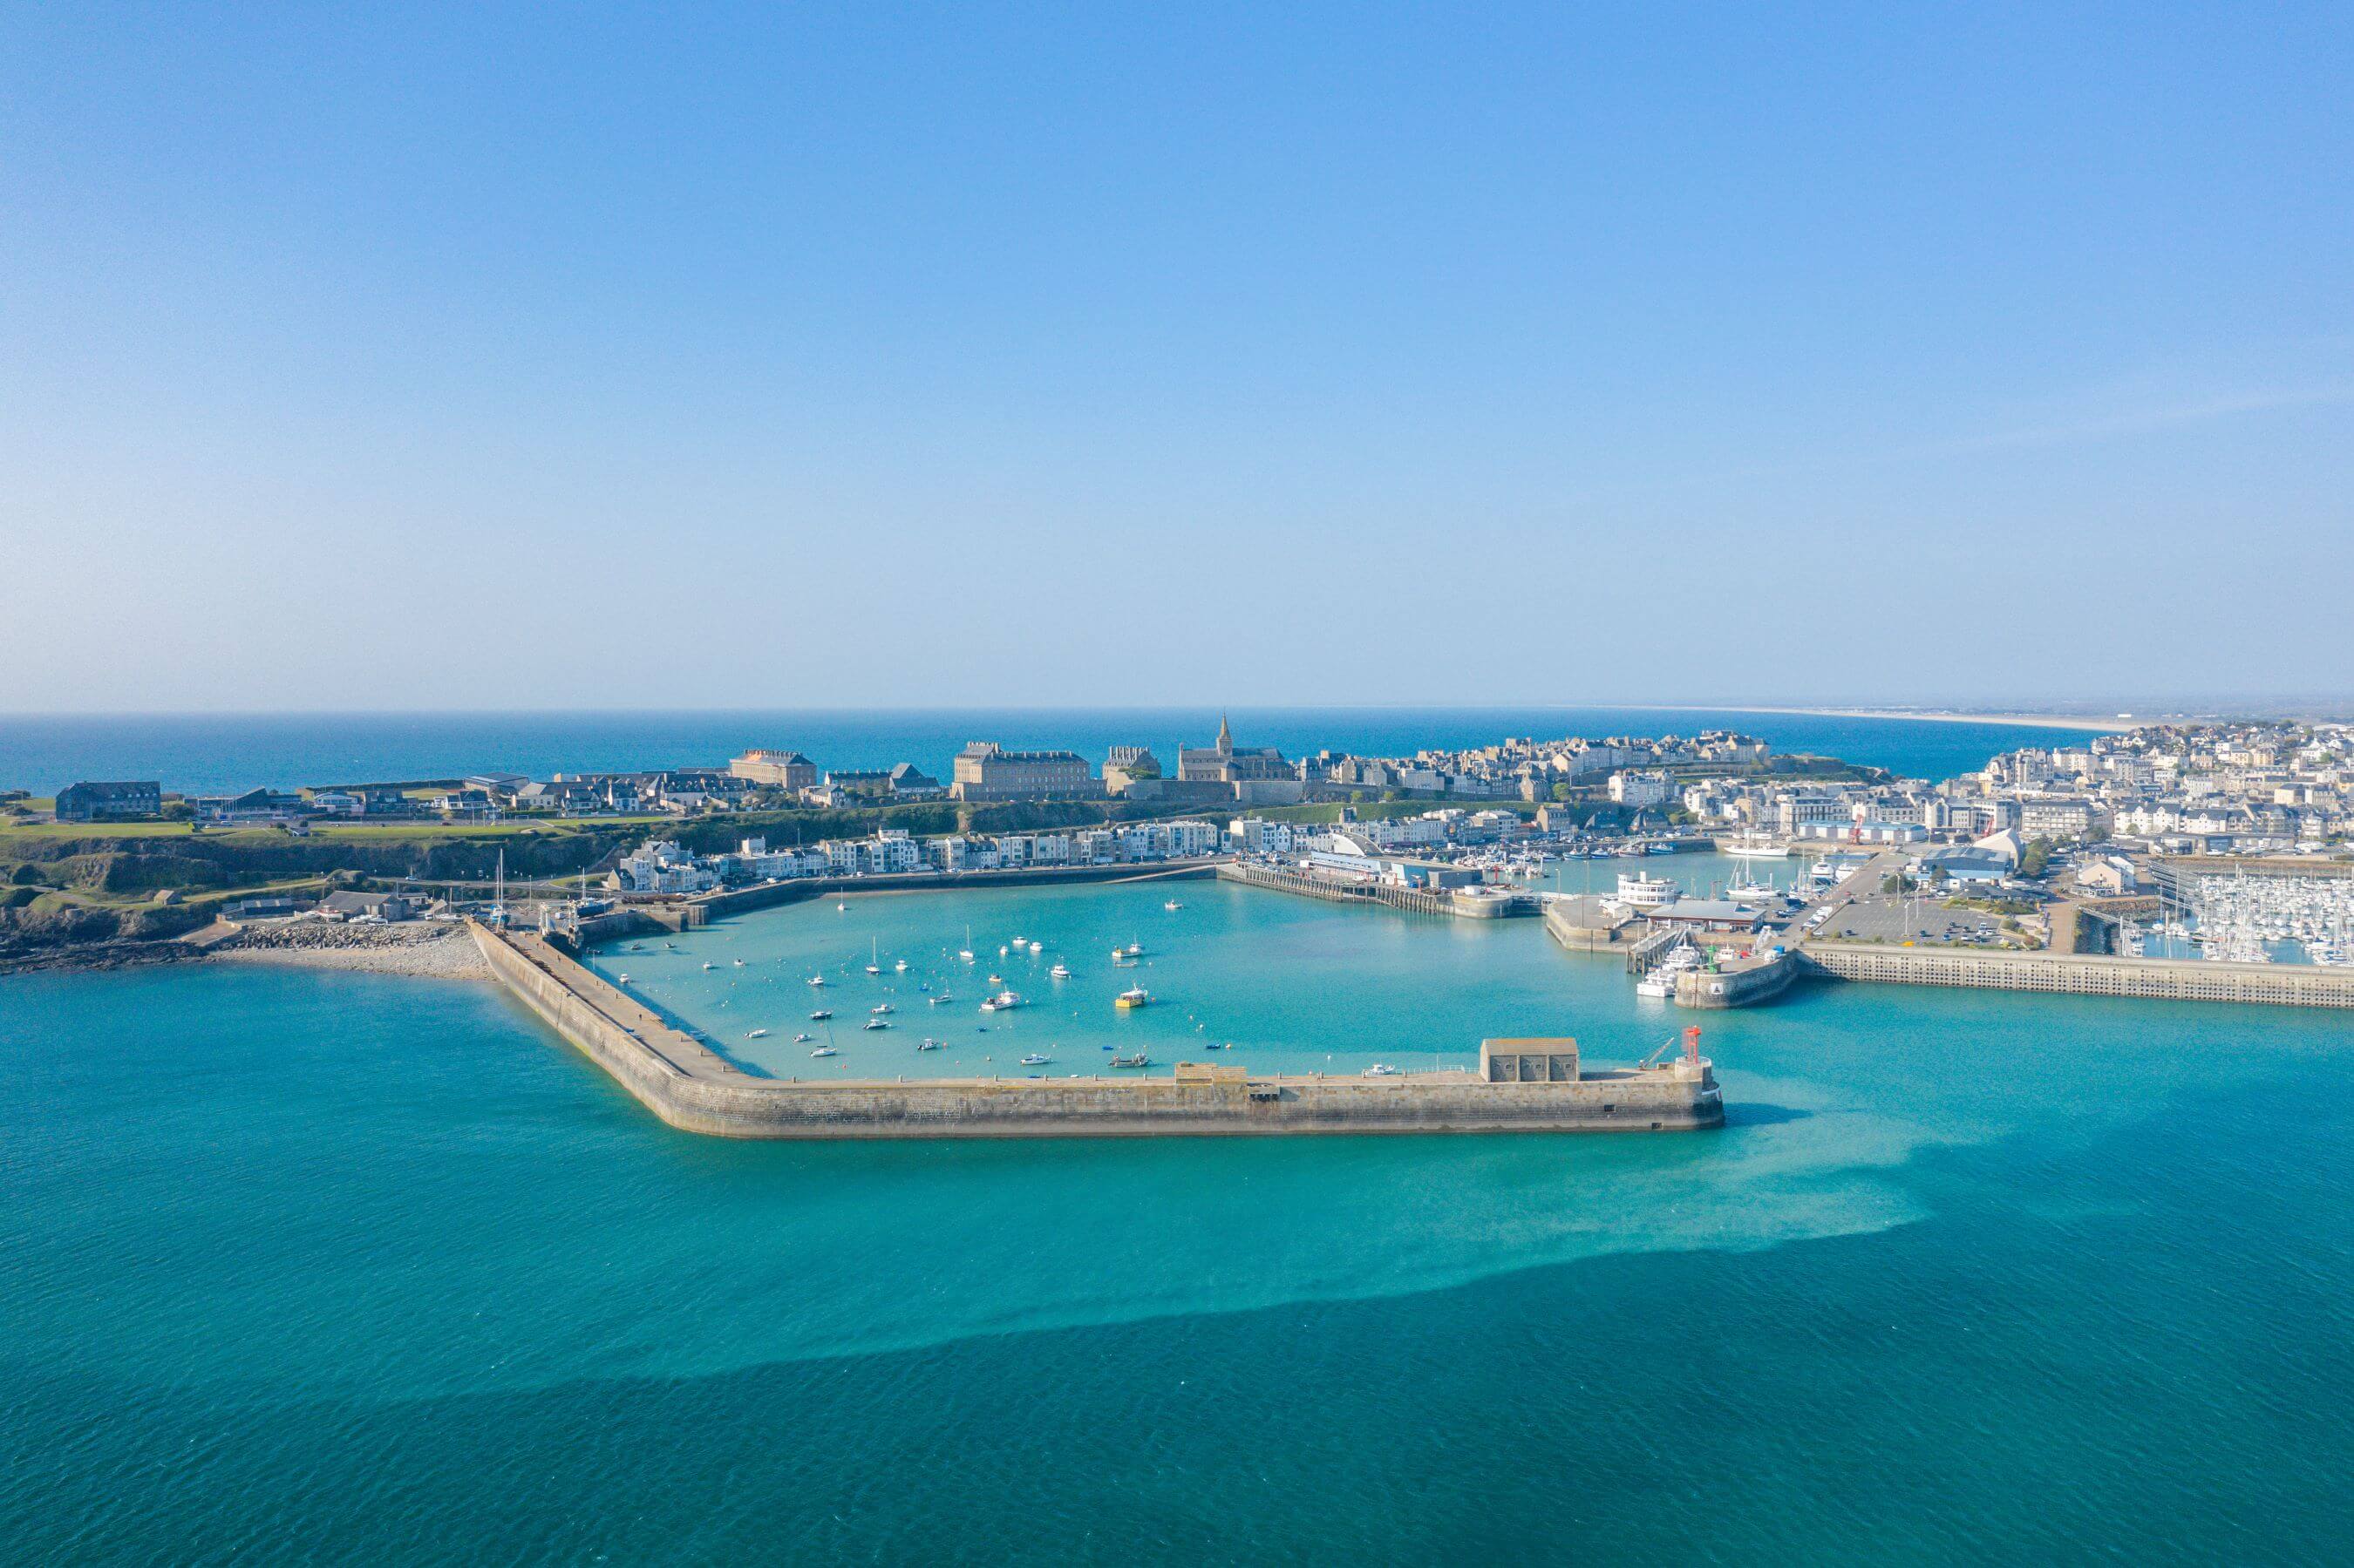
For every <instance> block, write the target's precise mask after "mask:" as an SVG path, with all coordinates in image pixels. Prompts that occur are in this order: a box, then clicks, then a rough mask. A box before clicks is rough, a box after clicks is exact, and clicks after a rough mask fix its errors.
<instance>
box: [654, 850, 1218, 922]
mask: <svg viewBox="0 0 2354 1568" xmlns="http://www.w3.org/2000/svg"><path fill="white" fill-rule="evenodd" d="M1214 869H1215V862H1214V861H1211V860H1207V859H1204V860H1177V861H1140V862H1136V863H1128V864H1120V865H1072V866H1034V865H1033V866H1021V867H1017V868H1014V869H1012V870H1006V871H949V872H940V871H918V872H897V873H889V874H882V875H876V876H812V877H806V878H802V877H796V878H794V879H793V880H792V881H790V882H764V883H761V884H759V885H757V886H752V887H737V888H730V889H727V890H726V891H725V892H719V893H701V894H697V895H695V896H693V897H691V898H684V899H681V900H679V901H678V902H677V903H676V904H673V905H670V906H662V905H652V906H647V907H650V908H662V907H671V908H692V909H700V910H702V911H704V912H705V917H706V918H707V917H709V916H728V915H741V914H744V913H746V912H747V911H748V910H753V909H768V908H773V907H775V906H779V905H785V904H799V903H801V902H803V901H805V900H807V899H811V898H832V897H835V896H837V895H843V894H851V893H926V892H929V893H954V892H956V891H957V890H959V889H960V888H979V887H1052V886H1055V885H1059V884H1065V883H1068V884H1074V885H1084V884H1087V883H1101V882H1157V881H1185V880H1191V879H1198V878H1202V877H1206V876H1208V875H1210V874H1212V872H1213V871H1214Z"/></svg>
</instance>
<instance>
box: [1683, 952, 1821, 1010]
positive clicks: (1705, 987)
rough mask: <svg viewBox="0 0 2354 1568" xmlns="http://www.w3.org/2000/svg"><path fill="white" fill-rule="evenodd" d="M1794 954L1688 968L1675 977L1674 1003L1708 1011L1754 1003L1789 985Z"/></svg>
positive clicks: (1795, 967) (1795, 965)
mask: <svg viewBox="0 0 2354 1568" xmlns="http://www.w3.org/2000/svg"><path fill="white" fill-rule="evenodd" d="M1797 972H1798V958H1797V955H1796V954H1795V953H1781V954H1777V955H1776V956H1774V957H1772V958H1766V959H1756V960H1754V961H1752V962H1750V963H1746V964H1744V965H1742V966H1741V967H1739V968H1737V969H1718V970H1709V969H1692V970H1690V971H1688V972H1686V973H1684V974H1681V975H1678V976H1677V977H1676V1005H1677V1006H1678V1007H1695V1008H1700V1009H1702V1010H1703V1011H1711V1010H1715V1009H1721V1008H1728V1007H1755V1006H1757V1005H1759V1004H1760V1003H1762V1002H1768V1001H1773V1000H1774V999H1775V998H1776V997H1777V996H1780V995H1781V994H1782V993H1783V992H1784V991H1787V990H1789V989H1790V981H1791V980H1794V979H1796V978H1797Z"/></svg>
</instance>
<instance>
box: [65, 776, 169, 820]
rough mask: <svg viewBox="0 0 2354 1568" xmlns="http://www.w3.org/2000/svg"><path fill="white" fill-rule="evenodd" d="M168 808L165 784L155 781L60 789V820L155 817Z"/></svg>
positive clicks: (71, 785)
mask: <svg viewBox="0 0 2354 1568" xmlns="http://www.w3.org/2000/svg"><path fill="white" fill-rule="evenodd" d="M163 809H164V787H163V786H162V785H161V784H156V783H152V782H136V783H113V782H109V783H88V782H85V783H80V784H69V785H67V786H66V787H65V788H64V789H60V790H58V809H57V817H58V821H60V822H95V821H104V820H106V819H108V818H124V817H152V816H154V815H155V814H156V813H157V812H158V811H161V810H163Z"/></svg>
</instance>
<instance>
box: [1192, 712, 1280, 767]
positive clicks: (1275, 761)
mask: <svg viewBox="0 0 2354 1568" xmlns="http://www.w3.org/2000/svg"><path fill="white" fill-rule="evenodd" d="M1177 777H1178V778H1179V779H1183V780H1185V781H1187V782H1199V783H1212V782H1215V783H1221V784H1240V783H1245V782H1248V781H1251V780H1256V779H1298V778H1299V769H1298V768H1294V767H1293V766H1292V765H1291V764H1290V763H1288V762H1287V761H1285V760H1284V758H1283V753H1281V752H1279V751H1278V750H1276V749H1275V748H1274V747H1271V746H1269V747H1255V748H1251V749H1237V748H1236V747H1235V732H1234V728H1233V726H1230V725H1228V724H1227V723H1226V720H1225V715H1223V714H1222V715H1219V717H1218V738H1217V739H1216V740H1215V741H1214V742H1213V743H1211V744H1210V745H1209V746H1207V747H1191V746H1188V747H1180V748H1179V750H1178V752H1177Z"/></svg>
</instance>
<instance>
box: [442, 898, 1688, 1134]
mask: <svg viewBox="0 0 2354 1568" xmlns="http://www.w3.org/2000/svg"><path fill="white" fill-rule="evenodd" d="M469 926H470V929H471V931H472V936H473V938H474V941H475V943H476V944H477V946H479V947H480V948H481V949H482V957H483V959H484V960H485V961H486V962H487V963H488V964H489V965H490V967H491V970H492V972H493V974H495V975H496V976H497V977H498V979H499V980H500V981H501V982H502V983H504V985H505V986H506V987H507V988H508V990H510V991H513V992H514V995H515V996H516V997H517V998H519V999H520V1000H521V1001H523V1003H524V1005H525V1006H526V1007H528V1008H529V1009H530V1010H531V1011H532V1012H534V1013H535V1014H536V1015H537V1016H538V1017H539V1018H540V1019H541V1020H542V1021H543V1022H546V1024H547V1025H548V1026H549V1027H550V1028H552V1029H554V1030H555V1031H556V1032H557V1033H558V1034H560V1035H562V1036H563V1037H564V1038H565V1039H566V1040H567V1041H568V1042H570V1043H571V1044H572V1045H573V1046H574V1047H575V1048H576V1049H578V1051H579V1052H580V1053H581V1054H583V1055H585V1056H587V1057H588V1059H589V1060H590V1061H591V1062H594V1063H595V1064H596V1065H598V1066H599V1067H601V1068H603V1069H604V1071H605V1072H606V1074H607V1075H610V1077H611V1078H612V1079H613V1081H614V1082H615V1083H616V1084H618V1085H620V1086H621V1087H622V1088H623V1089H624V1090H626V1091H628V1093H629V1094H630V1095H631V1097H633V1098H635V1099H636V1100H637V1101H638V1102H639V1103H640V1104H642V1105H643V1106H644V1107H646V1108H647V1109H649V1110H651V1111H652V1112H653V1113H654V1115H655V1116H657V1117H659V1118H662V1120H663V1121H664V1122H666V1123H668V1124H669V1125H670V1126H672V1127H674V1128H680V1129H681V1130H683V1131H687V1132H696V1133H705V1134H708V1135H711V1136H714V1137H720V1138H757V1139H875V1138H1149V1137H1235V1136H1259V1137H1265V1136H1277V1135H1286V1134H1308V1133H1321V1134H1328V1135H1330V1134H1349V1133H1441V1132H1644V1131H1685V1130H1691V1129H1696V1128H1711V1127H1718V1126H1722V1125H1723V1121H1724V1102H1723V1095H1722V1092H1721V1091H1720V1089H1719V1088H1718V1086H1717V1083H1716V1077H1715V1074H1714V1072H1713V1070H1712V1065H1711V1064H1710V1063H1709V1061H1708V1060H1707V1059H1706V1058H1705V1057H1703V1056H1702V1055H1700V1054H1699V1049H1698V1038H1697V1034H1696V1033H1693V1034H1691V1035H1688V1036H1687V1038H1686V1043H1685V1049H1684V1053H1683V1054H1681V1056H1678V1057H1676V1058H1674V1059H1673V1060H1671V1061H1669V1062H1667V1063H1665V1064H1664V1065H1656V1066H1655V1065H1649V1064H1646V1065H1642V1066H1638V1067H1620V1068H1602V1069H1598V1070H1597V1069H1587V1068H1585V1067H1584V1065H1583V1064H1582V1063H1581V1061H1580V1059H1579V1056H1578V1050H1577V1043H1576V1042H1575V1040H1567V1039H1536V1040H1529V1039H1511V1040H1489V1041H1483V1042H1482V1043H1481V1044H1480V1052H1479V1059H1480V1066H1479V1071H1477V1072H1470V1071H1464V1070H1460V1069H1458V1070H1453V1071H1440V1072H1429V1073H1399V1074H1395V1075H1385V1076H1380V1077H1360V1076H1353V1075H1352V1076H1348V1077H1328V1076H1324V1075H1312V1074H1275V1075H1262V1074H1256V1073H1252V1072H1250V1071H1249V1070H1248V1069H1247V1068H1246V1067H1244V1066H1242V1065H1236V1064H1226V1063H1219V1064H1215V1065H1194V1064H1185V1063H1181V1064H1179V1065H1177V1066H1176V1067H1175V1069H1174V1070H1173V1072H1172V1074H1171V1075H1168V1076H1166V1077H1162V1076H1152V1077H1129V1076H1122V1077H1119V1078H1106V1077H1067V1078H946V1079H917V1080H914V1081H883V1080H868V1081H848V1080H834V1079H826V1080H822V1081H818V1082H810V1083H803V1082H800V1081H798V1080H790V1079H779V1078H769V1077H762V1076H758V1075H754V1074H751V1073H748V1072H746V1071H745V1070H744V1069H743V1068H742V1067H740V1066H738V1065H737V1064H735V1063H733V1062H730V1061H728V1060H727V1059H726V1058H725V1057H724V1056H722V1055H720V1054H718V1053H716V1052H715V1051H713V1050H712V1049H711V1048H710V1047H709V1046H707V1045H705V1044H704V1043H703V1042H702V1041H700V1040H698V1039H696V1038H695V1036H694V1035H692V1034H690V1033H687V1032H686V1031H684V1030H681V1029H678V1028H675V1027H673V1025H672V1024H670V1023H669V1022H667V1021H665V1020H664V1019H663V1017H662V1016H661V1015H660V1014H658V1013H656V1012H654V1011H653V1010H652V1009H651V1008H648V1007H646V1006H645V1005H644V1004H643V1003H642V1002H640V1001H637V1000H636V999H635V998H633V997H631V995H630V994H629V993H628V992H627V991H624V990H622V989H621V988H620V987H618V986H615V985H613V984H611V983H610V982H609V981H607V980H603V979H601V978H600V977H599V976H598V975H596V974H595V973H593V972H592V971H590V970H589V969H587V968H586V967H585V966H583V965H582V964H580V963H578V961H576V960H575V959H574V958H573V957H572V955H571V954H570V953H569V952H567V950H566V944H564V943H563V942H562V941H561V940H555V939H550V938H544V937H542V936H540V935H538V934H536V933H527V932H508V931H503V930H498V929H494V928H493V927H490V926H487V925H484V924H482V923H481V922H470V923H469Z"/></svg>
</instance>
